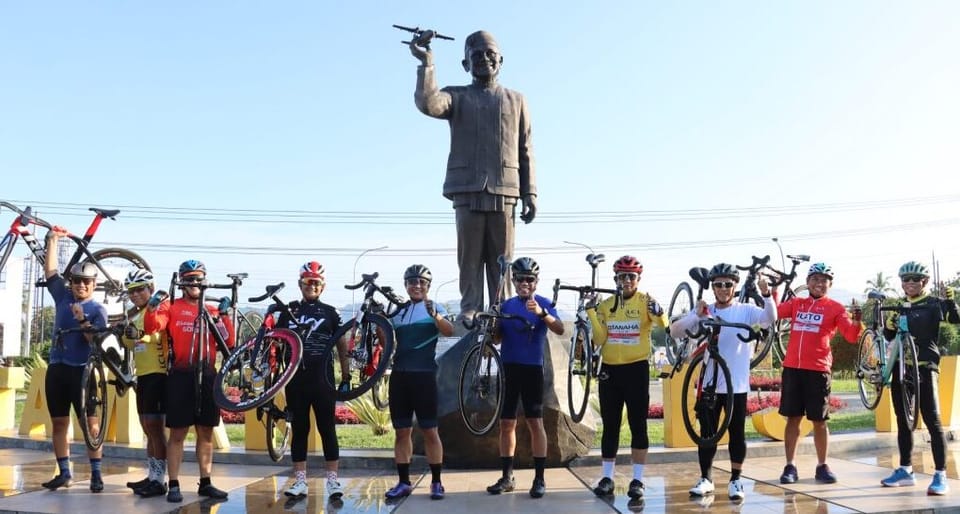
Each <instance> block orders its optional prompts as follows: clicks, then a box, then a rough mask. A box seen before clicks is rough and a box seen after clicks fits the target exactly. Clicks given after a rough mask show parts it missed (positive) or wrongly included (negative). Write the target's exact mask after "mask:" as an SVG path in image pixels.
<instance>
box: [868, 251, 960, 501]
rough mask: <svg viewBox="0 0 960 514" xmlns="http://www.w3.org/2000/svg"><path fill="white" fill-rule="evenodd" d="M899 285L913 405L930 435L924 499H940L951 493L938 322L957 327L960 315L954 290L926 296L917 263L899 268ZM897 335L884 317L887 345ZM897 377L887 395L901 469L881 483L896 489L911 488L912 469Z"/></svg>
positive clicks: (926, 275)
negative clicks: (909, 345)
mask: <svg viewBox="0 0 960 514" xmlns="http://www.w3.org/2000/svg"><path fill="white" fill-rule="evenodd" d="M898 275H899V276H900V284H901V287H902V288H903V293H904V298H903V301H906V302H910V307H911V308H910V313H909V314H908V317H907V327H908V328H909V329H910V335H912V336H913V341H914V343H915V344H916V345H917V359H918V360H919V361H920V388H919V391H917V401H918V402H919V403H920V415H921V416H922V417H923V423H924V424H925V425H926V426H927V430H928V431H929V432H930V449H931V450H932V451H933V465H934V468H935V471H934V473H933V482H931V483H930V487H928V488H927V494H928V495H937V496H940V495H944V494H947V492H948V491H949V490H950V487H949V486H948V485H947V477H946V469H947V457H946V451H945V449H946V443H947V442H946V439H945V438H944V434H943V427H942V426H941V423H940V399H939V397H938V391H937V384H938V383H939V380H940V368H939V365H940V347H939V345H938V339H939V335H940V322H941V321H944V320H946V321H948V322H950V323H960V313H958V312H957V303H956V302H955V301H954V292H953V288H950V287H948V288H947V291H946V299H945V300H941V299H940V298H937V297H934V296H930V295H929V294H928V293H927V290H926V288H927V283H928V282H929V281H930V272H929V270H928V269H927V267H926V266H925V265H923V264H921V263H919V262H916V261H910V262H907V263H905V264H904V265H903V266H900V270H899V272H898ZM896 335H897V313H895V312H892V313H890V317H888V318H887V320H886V323H885V326H884V329H883V336H884V338H885V339H886V340H887V341H893V338H894V337H896ZM901 387H902V386H901V383H900V376H899V373H894V374H893V381H892V382H891V384H890V393H891V394H892V395H893V396H892V398H893V412H895V413H896V415H897V447H898V448H899V449H900V467H898V468H897V469H895V470H894V471H893V474H891V475H890V476H889V477H887V478H885V479H883V480H882V481H881V482H880V483H881V484H883V485H884V486H886V487H898V486H907V485H914V484H916V480H915V479H914V476H913V466H912V465H911V455H912V453H913V431H912V430H910V427H909V426H908V425H907V421H906V420H905V419H903V415H902V414H901V413H900V411H901V408H902V405H903V399H902V398H901V396H900V388H901Z"/></svg>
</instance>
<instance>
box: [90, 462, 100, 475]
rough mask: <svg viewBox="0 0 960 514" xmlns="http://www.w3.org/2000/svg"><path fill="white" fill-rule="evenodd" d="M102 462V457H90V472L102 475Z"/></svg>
mask: <svg viewBox="0 0 960 514" xmlns="http://www.w3.org/2000/svg"><path fill="white" fill-rule="evenodd" d="M100 462H101V459H90V474H92V475H94V476H100V469H101V468H100Z"/></svg>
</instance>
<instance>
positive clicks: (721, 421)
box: [680, 353, 733, 446]
mask: <svg viewBox="0 0 960 514" xmlns="http://www.w3.org/2000/svg"><path fill="white" fill-rule="evenodd" d="M704 355H706V354H705V353H701V354H699V355H697V356H695V357H694V358H693V360H692V361H691V362H690V364H689V366H688V367H687V371H686V372H685V373H684V375H683V389H682V390H681V392H680V394H681V396H680V406H681V410H682V413H683V426H684V428H686V429H687V434H688V435H689V436H690V439H691V440H693V442H694V443H695V444H696V445H698V446H710V445H714V444H716V443H717V441H719V440H720V439H721V438H722V437H723V434H724V433H725V432H726V431H727V427H728V426H730V411H731V410H733V386H732V384H731V383H730V369H729V368H727V363H726V362H724V361H723V360H721V359H709V360H708V361H707V360H705V359H704ZM718 373H719V374H720V376H722V377H723V379H724V380H723V382H724V384H726V387H725V388H724V389H723V390H722V391H721V390H718V389H717V387H716V383H717V379H716V377H717V374H718ZM718 409H719V415H717V412H718Z"/></svg>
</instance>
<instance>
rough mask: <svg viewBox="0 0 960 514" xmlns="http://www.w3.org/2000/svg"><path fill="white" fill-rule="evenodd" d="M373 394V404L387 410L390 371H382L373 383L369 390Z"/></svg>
mask: <svg viewBox="0 0 960 514" xmlns="http://www.w3.org/2000/svg"><path fill="white" fill-rule="evenodd" d="M370 393H371V394H372V395H373V405H374V406H375V407H376V408H377V409H379V410H387V408H388V407H390V371H389V370H387V371H385V372H384V373H383V375H382V376H381V377H380V379H379V380H377V381H376V382H374V383H373V388H372V389H371V390H370Z"/></svg>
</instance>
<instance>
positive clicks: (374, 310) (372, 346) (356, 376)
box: [323, 273, 408, 406]
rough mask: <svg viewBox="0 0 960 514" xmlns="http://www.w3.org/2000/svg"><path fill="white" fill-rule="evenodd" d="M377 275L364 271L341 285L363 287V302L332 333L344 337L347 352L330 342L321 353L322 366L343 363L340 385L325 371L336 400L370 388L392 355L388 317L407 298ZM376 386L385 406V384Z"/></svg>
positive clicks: (392, 338) (325, 367)
mask: <svg viewBox="0 0 960 514" xmlns="http://www.w3.org/2000/svg"><path fill="white" fill-rule="evenodd" d="M379 276H380V274H379V273H373V274H371V275H367V274H363V275H361V280H360V282H358V283H356V284H353V285H346V286H343V287H344V288H346V289H349V290H354V289H360V288H363V302H362V303H361V304H360V309H359V310H358V311H357V313H356V315H355V316H354V317H353V319H351V320H350V321H347V322H346V323H344V324H343V326H341V327H340V328H339V329H337V331H336V333H335V334H334V336H333V340H334V341H340V340H344V341H346V343H347V344H346V352H345V353H344V354H341V351H340V347H339V346H338V345H336V344H332V345H330V348H329V349H328V350H327V352H326V354H325V357H324V361H323V362H324V369H327V367H328V366H332V365H333V363H335V362H339V363H341V366H343V363H346V366H345V367H346V368H347V370H348V377H347V378H348V380H349V385H348V386H345V387H339V386H338V384H337V383H336V380H334V378H333V374H326V375H325V376H326V380H325V381H324V382H325V384H326V387H327V389H328V390H329V391H330V392H331V393H334V394H335V395H336V398H337V400H338V401H342V402H345V401H348V400H353V399H354V398H357V397H359V396H361V395H363V393H366V392H367V391H369V390H370V389H371V388H373V387H374V385H376V384H378V382H380V379H381V377H383V375H384V373H386V371H387V368H388V367H389V366H390V361H391V358H392V357H393V346H394V343H395V342H396V334H394V331H393V325H391V324H390V318H392V317H393V316H395V315H396V314H397V313H399V312H400V310H401V309H402V308H403V307H405V306H406V305H407V303H408V302H407V301H405V300H403V299H401V298H400V297H399V296H397V295H396V294H395V293H394V292H393V288H391V287H389V286H380V285H377V282H376V280H377V278H378V277H379ZM377 293H379V294H380V295H381V296H383V298H385V299H386V300H387V303H386V304H383V303H381V302H379V301H378V300H377V299H376V298H375V295H376V294H377ZM377 387H378V388H377V392H376V393H375V395H374V397H375V398H376V397H377V396H380V398H381V401H382V402H383V403H381V405H384V406H385V405H386V402H387V400H386V398H385V395H386V384H380V385H378V386H377Z"/></svg>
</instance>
